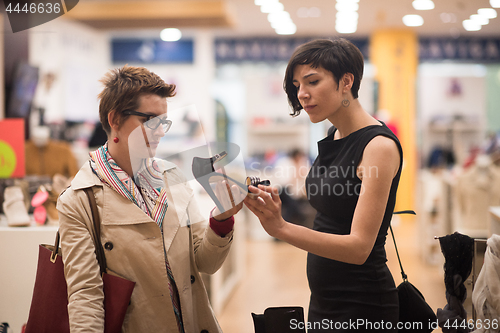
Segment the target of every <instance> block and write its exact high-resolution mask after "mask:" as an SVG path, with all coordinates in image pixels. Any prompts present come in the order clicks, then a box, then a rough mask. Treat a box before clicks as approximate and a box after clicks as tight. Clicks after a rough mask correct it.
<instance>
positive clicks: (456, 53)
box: [419, 38, 500, 63]
mask: <svg viewBox="0 0 500 333" xmlns="http://www.w3.org/2000/svg"><path fill="white" fill-rule="evenodd" d="M419 44H420V52H419V53H420V56H419V58H420V61H426V60H459V61H460V60H464V61H474V62H480V63H483V62H500V38H458V39H451V38H421V39H420V42H419Z"/></svg>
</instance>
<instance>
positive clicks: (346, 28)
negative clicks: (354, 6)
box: [335, 24, 358, 34]
mask: <svg viewBox="0 0 500 333" xmlns="http://www.w3.org/2000/svg"><path fill="white" fill-rule="evenodd" d="M357 28H358V27H357V25H354V24H347V25H342V24H335V30H337V32H338V33H341V34H352V33H354V32H356V30H357Z"/></svg>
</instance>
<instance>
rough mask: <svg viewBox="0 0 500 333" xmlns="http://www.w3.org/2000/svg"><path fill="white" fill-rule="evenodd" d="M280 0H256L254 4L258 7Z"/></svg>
mask: <svg viewBox="0 0 500 333" xmlns="http://www.w3.org/2000/svg"><path fill="white" fill-rule="evenodd" d="M278 1H279V0H254V2H253V3H254V4H256V5H257V6H262V5H263V4H265V3H270V2H278Z"/></svg>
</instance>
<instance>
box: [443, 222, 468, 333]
mask: <svg viewBox="0 0 500 333" xmlns="http://www.w3.org/2000/svg"><path fill="white" fill-rule="evenodd" d="M439 244H440V245H441V251H442V252H443V256H444V258H445V263H444V284H445V287H446V300H447V302H448V304H446V305H445V306H444V308H442V309H438V310H437V317H438V321H439V327H441V328H443V332H464V333H465V332H469V329H468V327H467V326H463V325H460V323H463V322H466V321H467V311H466V310H465V308H464V306H463V304H464V302H465V299H466V297H467V289H466V287H465V281H466V279H467V278H468V277H469V275H470V273H471V271H472V259H473V255H474V239H473V238H470V237H469V236H467V235H462V234H460V233H458V232H455V233H453V234H452V235H447V236H444V237H439ZM455 320H457V322H458V325H457V326H458V327H456V329H455V330H450V327H452V326H453V322H454V321H455Z"/></svg>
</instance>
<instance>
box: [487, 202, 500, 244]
mask: <svg viewBox="0 0 500 333" xmlns="http://www.w3.org/2000/svg"><path fill="white" fill-rule="evenodd" d="M493 234H495V235H500V206H493V207H490V219H489V221H488V236H489V237H491V235H493Z"/></svg>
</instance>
